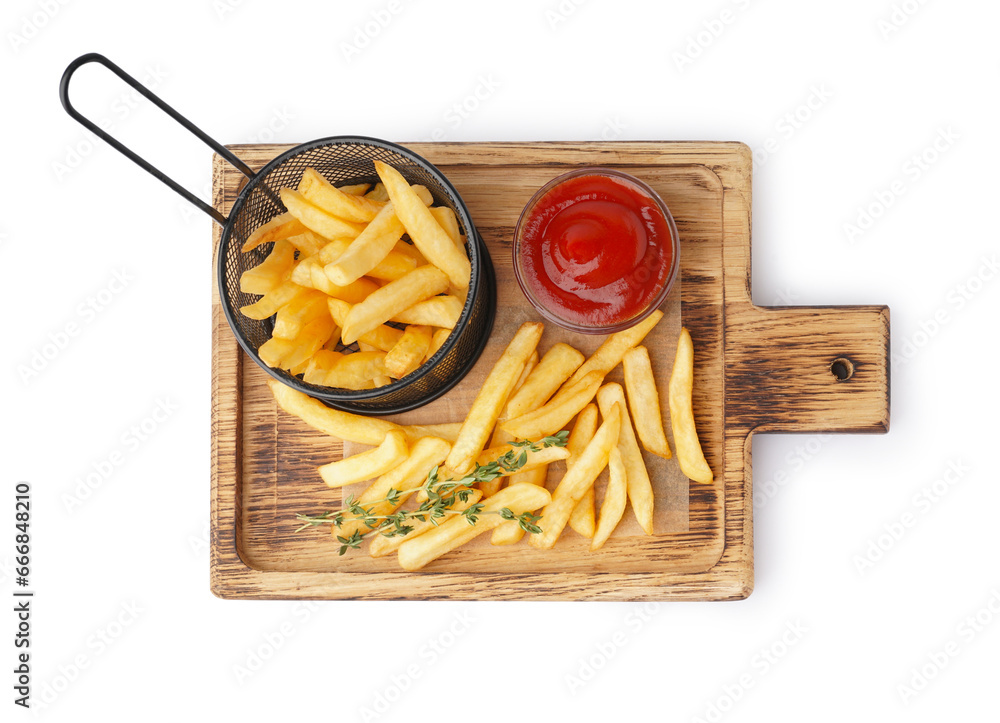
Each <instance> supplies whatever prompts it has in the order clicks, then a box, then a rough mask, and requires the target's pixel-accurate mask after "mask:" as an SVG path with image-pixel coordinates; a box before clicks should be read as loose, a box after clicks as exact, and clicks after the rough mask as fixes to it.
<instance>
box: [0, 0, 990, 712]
mask: <svg viewBox="0 0 1000 723" xmlns="http://www.w3.org/2000/svg"><path fill="white" fill-rule="evenodd" d="M398 3H399V4H396V3H391V4H390V3H389V2H387V0H363V1H362V2H359V3H356V4H353V5H351V6H350V7H346V6H345V7H341V5H342V4H341V3H322V2H319V1H318V0H314V1H312V2H304V1H301V2H282V3H266V2H264V1H263V0H245V1H244V2H237V0H232V2H228V3H227V0H221V1H214V0H200V1H195V0H182V1H178V2H171V3H166V2H161V3H156V4H155V5H154V4H153V3H132V2H125V1H124V0H115V1H112V0H101V1H88V0H64V1H63V2H56V0H10V1H9V2H6V3H4V10H3V18H2V24H0V29H2V30H3V33H4V42H3V48H2V49H0V58H2V61H0V62H2V67H3V72H2V76H0V90H2V97H3V107H4V112H3V120H2V123H3V131H4V133H3V137H4V141H5V143H4V150H5V157H6V161H5V164H4V171H3V173H2V174H0V184H2V192H0V198H3V208H2V213H0V232H2V236H0V238H2V241H0V256H2V261H0V274H2V283H0V308H2V309H3V310H4V312H5V322H6V324H5V333H4V341H3V349H4V353H3V355H2V369H0V371H2V375H0V378H2V384H3V397H2V398H3V400H4V411H5V414H4V415H3V434H2V439H3V445H4V446H3V455H2V460H3V463H2V464H3V471H4V474H3V489H4V490H5V492H4V498H5V499H3V500H2V502H0V509H3V510H6V511H4V512H3V513H2V514H0V562H2V572H0V580H2V590H0V594H2V595H3V596H4V597H5V599H6V600H9V599H10V598H9V595H10V591H11V590H12V587H13V572H12V567H13V565H12V563H13V544H14V543H13V534H14V530H13V521H12V518H13V490H12V488H13V484H14V482H15V481H17V480H27V481H29V482H31V484H32V486H33V490H34V493H33V494H34V506H33V516H32V540H33V556H32V572H31V585H32V588H33V589H34V590H35V591H36V598H35V599H34V617H33V619H32V622H33V628H32V631H33V633H32V634H33V637H32V648H31V651H32V653H33V658H32V660H33V676H34V680H33V685H34V691H33V693H34V697H35V701H36V703H37V702H42V701H43V700H47V701H48V702H49V705H48V707H47V709H46V710H44V711H42V712H41V715H42V717H44V718H46V719H51V720H92V719H95V716H98V715H101V716H104V717H105V719H108V720H116V721H117V720H131V719H141V720H176V719H178V718H179V717H180V716H185V717H191V716H194V717H196V718H199V719H200V718H202V717H203V716H206V715H208V714H210V713H211V714H216V715H223V716H225V717H226V719H227V720H237V721H239V720H274V719H277V718H279V717H280V718H282V719H298V720H303V719H313V718H318V719H334V720H367V719H376V718H377V719H378V720H387V721H389V720H399V721H414V720H427V719H430V718H431V716H432V715H433V714H441V715H443V716H445V719H455V720H459V719H465V718H474V719H476V720H513V719H516V718H528V717H531V718H538V719H545V718H546V717H554V719H556V720H562V719H565V718H566V717H568V716H569V715H570V712H573V713H574V714H575V715H577V716H579V717H580V719H581V720H600V719H602V718H606V717H613V719H614V720H621V719H626V718H629V717H632V716H635V715H644V717H645V719H652V720H696V719H701V720H711V721H718V720H727V721H759V720H793V719H795V720H800V719H803V718H808V719H811V720H831V721H833V720H843V719H844V718H846V717H850V718H857V717H860V718H862V719H865V720H902V719H906V720H919V721H937V720H945V719H947V720H961V719H965V718H971V717H973V715H974V713H975V712H976V711H981V710H982V709H983V707H984V706H986V711H990V710H993V709H994V708H995V696H994V695H993V694H992V691H993V690H994V689H995V685H996V675H997V672H998V670H1000V620H998V618H1000V574H998V572H997V563H996V560H997V555H996V553H997V552H998V550H1000V543H998V542H997V540H998V538H997V534H996V517H995V510H996V508H997V506H998V503H1000V486H998V484H997V482H998V480H997V474H996V471H995V464H996V463H995V455H996V448H997V434H996V433H997V424H996V422H995V409H996V408H997V405H998V402H1000V400H998V394H997V384H996V357H995V355H996V352H997V344H996V341H995V340H996V333H997V324H996V322H997V314H996V312H997V301H998V294H997V280H996V274H997V272H996V268H995V264H996V256H995V251H996V247H997V229H996V225H995V218H996V214H995V205H996V201H997V197H998V194H997V192H998V190H1000V189H998V184H997V181H996V178H995V176H994V173H995V169H996V168H997V166H998V163H997V161H998V160H1000V159H998V150H997V145H996V142H995V139H996V129H997V128H998V127H1000V104H998V100H997V94H996V87H997V86H996V83H997V71H998V65H1000V57H998V51H997V45H996V35H995V33H996V30H995V29H996V27H997V23H998V21H1000V17H998V16H1000V7H998V6H997V5H996V4H995V3H990V2H984V1H982V0H980V1H975V2H974V1H972V0H965V1H955V2H948V3H945V2H941V1H936V2H935V1H932V0H928V1H927V2H922V3H917V2H916V0H907V1H906V2H901V1H900V0H896V2H890V0H876V1H875V2H862V1H861V0H848V1H846V2H839V3H802V2H794V1H793V0H760V1H759V2H758V1H751V2H744V1H742V0H741V1H740V2H736V1H728V0H717V1H716V2H712V3H693V2H692V3H679V2H674V3H659V2H629V1H626V0H617V1H616V2H610V1H604V2H602V1H600V0H592V1H591V2H580V3H577V4H574V3H572V2H570V1H569V0H563V2H562V3H560V2H558V0H553V2H551V3H545V2H541V3H538V2H535V3H532V2H528V1H527V0H508V1H507V2H504V3H491V4H490V5H489V6H487V5H485V4H480V3H471V2H464V3H463V2H458V1H457V0H455V1H453V2H435V1H433V0H413V1H407V0H398ZM334 6H336V9H334ZM894 8H895V10H894ZM379 19H380V20H379ZM377 20H378V21H377ZM90 51H99V52H103V53H104V54H106V55H108V56H109V57H111V58H112V59H114V60H116V61H117V62H118V63H120V64H121V65H122V66H124V67H125V68H126V69H128V70H130V71H131V72H133V73H134V74H135V75H137V76H139V77H141V78H145V79H146V80H148V81H149V82H150V83H152V84H154V85H155V87H156V89H157V91H158V92H159V93H160V94H162V96H163V97H164V98H165V99H166V100H167V101H168V102H170V103H172V104H173V105H174V106H175V107H176V108H178V109H180V110H181V111H182V112H184V113H186V114H188V115H189V116H190V117H191V118H192V119H193V120H195V121H196V122H197V123H199V124H200V125H202V126H203V127H204V129H205V130H206V131H207V132H209V133H210V134H212V135H214V136H215V137H217V138H218V139H220V140H221V141H223V142H226V143H236V142H249V141H253V140H277V141H280V142H301V141H305V140H310V139H313V138H317V137H321V136H326V135H335V134H347V133H356V134H364V135H372V136H377V137H384V138H388V139H393V140H397V141H402V142H405V141H416V140H428V139H430V138H431V137H434V136H435V132H436V137H438V138H442V139H447V140H539V139H543V140H553V139H568V140H598V139H601V138H614V139H621V140H629V139H696V140H702V139H709V140H740V141H744V142H746V143H747V144H748V145H750V146H751V147H752V148H754V149H755V150H756V151H758V153H757V163H756V167H755V170H754V179H753V186H754V188H753V195H754V202H753V267H754V276H753V295H754V300H755V301H756V302H757V303H758V304H762V305H769V304H802V305H808V304H867V303H885V304H888V305H889V306H890V308H891V313H892V351H893V355H894V363H893V367H892V430H891V432H890V433H889V434H888V435H887V436H882V435H875V436H836V437H818V436H804V437H793V436H787V437H778V436H770V437H767V436H760V437H758V438H757V439H755V441H754V445H753V452H754V459H753V470H754V473H755V474H754V477H755V483H756V487H757V492H758V500H757V506H756V514H755V520H754V531H755V539H756V560H755V564H756V589H755V592H754V593H753V595H752V596H751V597H750V598H749V599H748V600H746V601H742V602H733V603H678V604H664V605H660V606H649V607H643V606H642V605H633V604H625V603H614V604H611V603H609V604H580V603H549V604H529V603H481V604H468V603H447V602H433V603H420V604H414V603H364V602H340V603H322V604H308V605H306V604H303V603H294V602H244V601H222V600H218V599H216V598H214V597H213V596H212V594H211V593H210V592H209V584H208V550H207V542H208V540H207V528H208V505H209V494H208V493H209V409H210V391H209V366H210V339H209V332H210V317H209V308H210V282H211V274H212V261H211V244H210V232H211V222H210V221H209V220H208V219H207V218H206V217H204V216H203V215H201V214H199V213H197V212H194V211H193V210H191V209H190V207H188V206H186V205H185V204H184V202H183V201H181V200H180V199H179V198H177V197H176V196H175V195H173V194H172V193H171V192H170V191H169V190H167V189H166V188H165V187H164V186H162V185H160V184H159V183H158V182H156V181H155V180H154V179H152V178H151V177H149V176H147V175H146V174H144V173H143V172H141V171H140V170H138V169H137V168H135V167H134V166H132V165H131V164H130V163H129V162H128V161H127V160H125V159H124V158H122V157H120V156H119V155H118V154H116V153H115V152H114V151H113V150H111V149H110V148H108V147H106V146H104V145H102V144H100V143H96V144H94V143H91V142H90V141H89V139H88V136H87V134H86V133H84V132H83V131H82V129H81V128H80V127H79V126H78V125H76V124H75V123H74V122H72V121H71V120H70V119H69V118H68V117H67V116H66V115H65V114H64V113H63V111H62V110H61V108H60V106H59V103H58V99H57V93H56V89H57V83H58V80H59V77H60V74H61V72H62V69H63V68H64V67H65V66H66V64H67V63H68V62H69V61H70V60H72V59H73V58H74V57H76V56H77V55H79V54H82V53H84V52H90ZM77 80H78V84H77V85H76V86H74V87H75V88H76V96H75V97H76V98H78V103H79V105H80V107H81V108H82V109H84V110H86V111H87V112H90V113H92V114H93V115H95V116H96V117H98V118H105V119H108V120H109V121H110V122H111V123H112V124H113V126H114V129H115V132H117V133H119V134H121V136H122V137H123V138H125V139H127V140H128V141H129V142H131V143H133V144H134V145H135V146H136V147H137V148H139V149H140V150H141V151H142V152H145V153H148V154H149V156H150V157H151V158H152V159H153V160H154V161H155V162H158V163H162V164H163V166H164V167H165V168H166V169H168V170H169V171H170V172H172V173H175V174H176V175H177V177H178V178H179V179H180V180H181V181H182V182H184V183H186V184H188V185H189V186H191V187H192V188H194V189H195V190H197V191H198V192H199V193H200V194H201V195H202V196H203V197H206V198H207V195H208V194H207V189H208V186H209V182H210V174H209V167H210V154H209V152H208V151H207V150H206V149H204V148H203V147H202V146H200V145H199V144H198V143H197V142H195V141H193V140H192V139H190V138H188V137H186V136H185V135H184V134H183V133H181V132H178V131H176V130H174V129H173V128H172V127H171V126H170V125H169V124H168V123H165V122H163V121H161V119H160V117H159V115H160V114H159V113H157V112H155V110H153V109H151V108H150V107H149V106H147V105H141V104H137V106H136V107H135V108H132V107H130V106H129V103H130V102H131V101H130V100H129V99H128V98H127V97H126V98H124V99H123V98H120V97H119V96H121V95H122V94H123V93H124V90H123V86H118V85H115V84H114V83H111V82H105V81H104V79H103V77H102V75H101V73H100V72H97V71H95V72H93V73H86V74H85V73H83V72H81V74H80V75H79V76H78V77H77ZM477 94H478V96H479V97H478V98H477ZM810 103H811V105H812V106H813V107H812V108H811V109H810V108H809V104H810ZM463 104H464V106H465V108H466V109H467V110H462V112H461V113H459V112H458V111H456V110H455V107H456V105H457V106H458V107H459V108H462V107H463ZM789 113H791V114H792V119H794V118H795V115H796V113H797V114H798V119H797V120H795V121H794V124H793V123H792V121H791V120H789V119H788V118H787V114H789ZM768 139H773V143H771V144H770V145H769V146H768V145H767V141H768ZM936 139H940V140H938V148H937V149H935V147H934V143H935V140H936ZM767 148H769V149H770V151H769V152H768V151H765V149H767ZM914 156H917V157H920V156H924V158H925V159H927V160H925V161H921V163H922V164H923V167H922V168H921V167H920V166H918V165H917V164H916V163H915V161H914V160H913V157H914ZM894 183H895V184H896V185H895V187H894V186H893V184H894ZM894 189H895V190H894ZM900 189H901V192H900ZM862 209H871V210H870V213H871V214H872V215H877V218H875V219H874V220H872V221H871V222H870V223H865V224H864V225H865V226H866V228H864V229H862V230H861V231H860V233H854V232H851V231H850V229H849V227H848V226H847V224H857V223H859V219H860V214H861V210H862ZM860 220H861V221H862V222H863V221H864V219H860ZM116 273H117V274H119V277H121V278H124V279H125V281H124V282H123V281H121V279H120V278H119V280H116V276H115V274H116ZM102 291H104V294H103V296H102V294H101V292H102ZM99 297H101V298H104V299H105V301H106V302H107V303H105V304H103V305H102V304H98V306H100V308H99V310H98V309H95V308H94V307H87V304H88V303H89V300H90V299H96V298H99ZM108 297H110V300H109V299H108ZM81 305H82V306H81ZM88 308H90V309H91V311H89V312H88V311H87V310H86V309H88ZM67 325H75V326H74V327H72V328H73V329H74V330H75V333H74V334H72V335H68V334H67V337H68V338H64V337H62V336H60V335H61V334H65V333H66V331H67ZM57 340H61V341H62V346H63V347H64V348H61V349H59V350H58V353H55V354H51V356H53V358H52V359H48V360H45V364H44V365H43V364H40V363H39V364H36V366H43V367H44V368H41V369H40V370H35V371H36V372H37V373H35V374H33V375H26V374H24V368H26V367H27V368H30V365H31V363H32V359H33V357H34V354H35V352H38V351H40V350H43V349H46V345H50V344H56V343H57ZM48 351H49V352H52V348H48ZM158 405H160V407H161V412H160V413H158V417H159V419H160V421H159V422H157V423H156V424H155V426H156V429H155V431H152V433H150V434H148V435H144V436H145V437H146V438H145V439H144V440H142V441H141V442H140V441H133V440H134V437H132V436H129V429H130V427H131V426H132V425H139V424H141V423H142V422H143V421H144V420H147V418H150V417H151V415H153V413H154V411H155V410H156V409H157V407H158ZM163 409H169V410H170V411H169V413H167V412H164V411H162V410H163ZM152 425H153V423H152V422H149V421H147V425H146V426H147V430H148V429H149V428H150V427H151V426H152ZM109 460H113V461H114V463H113V464H112V465H111V466H112V467H113V469H111V470H108V469H107V467H108V463H109ZM991 464H992V465H994V467H993V471H991V467H990V465H991ZM102 467H103V468H104V470H105V473H106V474H105V476H104V477H103V478H97V477H92V478H91V479H92V480H95V479H100V483H99V484H96V485H93V487H94V488H93V489H90V488H88V487H86V483H85V480H86V478H87V475H89V474H91V473H94V472H95V471H96V470H100V469H102ZM949 470H951V471H949ZM81 480H84V482H81ZM81 484H83V485H84V487H81V486H80V485H81ZM935 489H936V491H935ZM88 493H89V494H88ZM904 523H907V524H904ZM893 530H894V531H895V533H896V534H895V537H893V536H892V535H891V534H890V533H891V531H893ZM876 558H877V559H876ZM991 605H992V610H991V608H990V606H991ZM2 607H3V608H4V609H5V610H7V609H9V607H10V606H9V605H8V603H7V602H3V603H2ZM977 615H978V618H979V622H977V623H975V625H976V626H978V627H976V628H974V627H972V626H971V624H970V623H968V622H967V618H969V617H970V616H971V618H972V620H973V621H975V619H976V616H977ZM0 624H2V625H3V633H2V635H0V648H2V652H0V659H2V661H3V664H2V666H0V669H2V670H3V671H4V672H3V673H2V674H0V681H2V685H0V689H2V690H3V691H4V695H3V700H2V701H0V705H2V710H3V711H4V712H3V713H2V714H0V718H2V719H4V720H9V719H13V718H12V716H11V710H12V709H13V711H14V712H15V713H21V711H20V710H19V709H17V708H14V706H13V704H12V699H13V697H14V694H13V690H12V685H13V676H12V673H11V672H10V671H11V670H12V668H13V665H14V648H13V640H12V636H13V630H14V619H13V616H12V614H11V613H10V612H8V613H6V614H5V615H4V616H3V617H2V623H0ZM452 631H453V632H452ZM102 636H103V639H102ZM434 645H436V646H437V647H438V649H439V651H440V652H435V650H434V647H433V646H434ZM256 656H265V657H268V659H267V660H266V662H264V663H263V664H260V665H258V662H259V661H258V662H255V660H257V657H256ZM768 656H769V657H768ZM935 661H936V662H935ZM241 668H244V669H245V670H244V672H243V673H242V674H241V673H240V669H241ZM251 668H253V670H251ZM922 681H923V682H922ZM900 686H912V687H913V690H910V691H909V692H907V691H906V690H904V689H903V688H901V687H900ZM916 688H920V690H919V691H917V690H916ZM387 701H391V702H387ZM366 711H367V712H366ZM24 715H25V716H26V715H27V714H24ZM986 715H987V717H989V716H990V715H993V714H992V713H989V712H987V713H986ZM9 716H10V717H9Z"/></svg>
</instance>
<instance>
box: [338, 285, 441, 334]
mask: <svg viewBox="0 0 1000 723" xmlns="http://www.w3.org/2000/svg"><path fill="white" fill-rule="evenodd" d="M447 287H448V277H447V276H445V274H444V273H443V272H442V271H441V270H439V269H437V268H435V267H433V266H421V267H418V268H416V269H414V270H413V271H411V272H410V273H408V274H407V275H406V276H404V277H402V278H401V279H396V280H395V281H390V282H389V283H388V284H386V285H385V286H383V287H382V288H380V289H378V290H376V291H373V292H372V293H371V294H369V296H368V298H366V299H365V300H364V301H361V302H359V303H357V304H355V305H354V306H353V307H351V310H350V312H348V314H347V318H346V319H345V320H344V324H343V331H342V333H341V337H342V339H343V342H344V343H345V344H351V343H353V342H355V341H357V339H358V337H360V336H361V335H362V334H365V333H367V332H369V331H372V330H373V329H375V328H377V327H378V326H379V325H380V324H383V323H384V322H386V321H388V320H389V319H391V318H392V317H393V316H395V315H396V314H398V313H399V312H400V311H402V310H404V309H408V308H409V307H411V306H413V305H414V304H416V303H417V302H418V301H423V300H424V299H426V298H427V297H429V296H434V295H435V294H439V293H441V292H442V291H444V290H445V289H446V288H447Z"/></svg>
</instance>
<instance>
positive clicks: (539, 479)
mask: <svg viewBox="0 0 1000 723" xmlns="http://www.w3.org/2000/svg"><path fill="white" fill-rule="evenodd" d="M548 475H549V466H548V465H547V464H543V465H540V466H538V467H533V468H532V469H529V470H527V471H521V472H517V473H515V474H512V475H511V476H510V483H509V485H510V486H513V485H536V486H538V487H544V486H545V480H546V479H547V478H548ZM522 537H524V528H522V527H521V525H520V524H518V521H517V520H506V521H505V522H504V523H503V524H501V525H498V526H497V527H495V528H494V529H493V535H492V536H491V537H490V544H491V545H513V544H516V543H517V542H520V540H521V538H522Z"/></svg>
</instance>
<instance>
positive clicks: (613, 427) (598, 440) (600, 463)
mask: <svg viewBox="0 0 1000 723" xmlns="http://www.w3.org/2000/svg"><path fill="white" fill-rule="evenodd" d="M622 416H623V412H622V410H621V407H620V406H619V405H617V404H616V405H615V406H614V407H613V408H612V409H611V411H610V412H609V414H608V415H607V416H605V417H604V421H603V422H602V423H601V426H600V427H598V429H597V432H596V433H595V434H594V438H593V439H591V440H590V444H588V445H587V446H586V448H585V449H584V450H583V453H582V454H581V455H580V458H579V459H578V460H576V461H575V462H574V463H573V466H572V467H570V468H569V470H567V472H566V474H565V475H563V478H562V480H560V482H559V486H558V487H556V491H555V492H553V493H552V501H551V502H550V503H549V504H547V505H546V506H545V508H544V509H543V510H542V513H541V514H542V516H541V519H539V520H538V522H537V524H538V526H539V527H540V528H541V530H542V531H541V533H538V534H534V535H532V536H531V537H530V538H528V543H529V544H530V545H531V546H532V547H535V548H538V549H542V550H545V549H548V548H550V547H552V546H553V545H555V544H556V540H557V539H558V538H559V535H560V534H562V531H563V529H564V528H565V527H566V523H567V522H568V521H569V516H570V515H571V514H572V513H573V508H574V507H576V503H577V502H579V501H580V498H581V497H583V494H584V492H586V491H587V490H588V489H589V488H590V487H591V486H592V485H593V484H594V481H595V480H596V479H597V477H598V475H600V474H601V472H602V471H603V470H604V468H605V467H607V466H608V456H609V455H610V454H611V448H612V447H614V446H615V445H616V444H617V443H618V432H619V429H620V428H621V423H622ZM518 487H526V488H528V489H533V486H532V485H515V486H514V487H508V488H507V489H517V488H518Z"/></svg>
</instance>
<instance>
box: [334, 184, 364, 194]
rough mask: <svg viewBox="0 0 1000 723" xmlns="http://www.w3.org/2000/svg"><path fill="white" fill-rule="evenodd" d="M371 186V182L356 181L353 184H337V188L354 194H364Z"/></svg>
mask: <svg viewBox="0 0 1000 723" xmlns="http://www.w3.org/2000/svg"><path fill="white" fill-rule="evenodd" d="M371 187H372V184H370V183H355V184H354V185H353V186H337V189H338V190H340V191H343V192H344V193H349V194H351V195H352V196H364V195H365V193H367V192H368V189H369V188H371Z"/></svg>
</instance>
